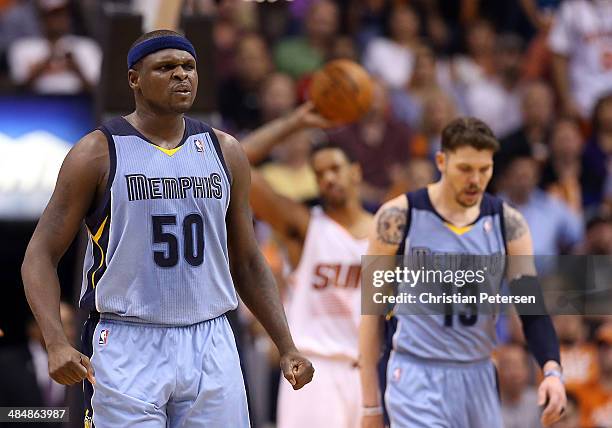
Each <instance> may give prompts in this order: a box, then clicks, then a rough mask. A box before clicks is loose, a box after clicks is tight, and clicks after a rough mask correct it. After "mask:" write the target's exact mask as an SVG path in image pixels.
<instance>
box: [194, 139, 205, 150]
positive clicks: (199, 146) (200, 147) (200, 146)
mask: <svg viewBox="0 0 612 428" xmlns="http://www.w3.org/2000/svg"><path fill="white" fill-rule="evenodd" d="M193 143H194V144H195V147H196V150H197V151H198V152H203V151H204V144H202V142H201V141H200V140H195V141H194V142H193Z"/></svg>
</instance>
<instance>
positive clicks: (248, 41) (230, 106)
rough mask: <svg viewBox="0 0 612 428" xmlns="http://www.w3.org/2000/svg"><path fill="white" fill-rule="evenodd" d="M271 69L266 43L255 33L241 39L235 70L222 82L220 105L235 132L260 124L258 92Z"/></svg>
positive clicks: (220, 109) (227, 121)
mask: <svg viewBox="0 0 612 428" xmlns="http://www.w3.org/2000/svg"><path fill="white" fill-rule="evenodd" d="M271 70H272V62H271V60H270V54H269V52H268V48H267V46H266V43H265V42H264V40H263V39H262V38H261V36H259V35H258V34H256V33H250V34H248V35H246V36H244V37H243V38H242V39H240V41H239V43H238V50H237V53H236V61H235V71H234V74H233V75H232V76H230V77H229V78H227V79H226V80H225V81H223V82H222V83H221V87H220V89H219V93H218V105H219V111H220V113H221V116H222V117H223V119H224V121H225V123H226V124H227V126H228V127H230V128H231V129H233V130H235V131H244V130H251V129H254V128H255V127H257V126H259V125H260V123H261V106H260V100H259V92H260V90H261V86H262V83H263V82H264V80H265V79H266V77H267V76H268V75H269V73H270V71H271Z"/></svg>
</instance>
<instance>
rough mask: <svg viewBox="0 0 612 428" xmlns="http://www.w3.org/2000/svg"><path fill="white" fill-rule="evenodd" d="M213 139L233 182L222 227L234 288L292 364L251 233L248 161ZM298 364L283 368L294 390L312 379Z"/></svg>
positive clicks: (223, 138)
mask: <svg viewBox="0 0 612 428" xmlns="http://www.w3.org/2000/svg"><path fill="white" fill-rule="evenodd" d="M217 136H218V137H219V141H220V142H221V147H222V149H223V155H224V157H225V159H226V161H227V164H228V167H229V169H230V171H231V174H232V179H233V180H232V190H231V197H230V205H229V208H228V212H227V215H226V224H227V232H228V238H227V243H228V250H229V255H230V268H231V272H232V277H233V279H234V284H235V287H236V290H237V292H238V294H239V295H240V298H241V299H242V301H243V302H244V303H245V304H246V305H247V307H248V308H249V309H250V310H251V312H253V314H254V315H255V317H256V318H257V319H258V320H259V322H260V323H261V324H262V325H263V327H264V328H265V329H266V331H267V332H268V334H269V335H270V337H271V338H272V340H273V341H274V344H275V345H276V347H277V348H278V351H279V353H280V354H281V359H282V358H283V357H284V358H285V359H286V360H287V359H288V360H291V361H288V362H286V364H293V360H295V359H296V356H298V355H299V354H298V353H297V350H296V348H295V345H294V343H293V339H292V338H291V333H290V332H289V327H288V325H287V319H286V317H285V311H284V309H283V305H282V303H281V300H280V295H279V292H278V288H277V287H276V283H275V281H274V276H273V275H272V272H271V271H270V269H269V268H268V266H267V264H266V262H265V260H264V257H263V255H262V254H261V252H260V251H259V248H258V246H257V242H256V240H255V234H254V232H253V223H252V218H251V211H250V209H249V188H250V174H249V168H248V160H247V158H246V155H245V154H244V151H243V149H242V147H240V144H239V143H238V141H236V140H235V139H234V138H233V137H231V136H229V135H227V134H224V133H221V132H218V131H217ZM281 364H283V362H282V361H281ZM301 364H302V365H299V364H298V365H294V366H292V367H283V372H284V373H285V377H286V378H287V379H288V380H289V381H290V382H292V385H293V386H294V388H295V389H297V388H300V387H302V386H303V385H305V384H306V383H308V382H309V381H310V379H311V378H312V373H311V371H312V366H310V368H309V367H308V366H309V365H310V362H308V361H307V360H303V361H301ZM287 369H288V370H287ZM292 376H293V379H292V378H291V377H292Z"/></svg>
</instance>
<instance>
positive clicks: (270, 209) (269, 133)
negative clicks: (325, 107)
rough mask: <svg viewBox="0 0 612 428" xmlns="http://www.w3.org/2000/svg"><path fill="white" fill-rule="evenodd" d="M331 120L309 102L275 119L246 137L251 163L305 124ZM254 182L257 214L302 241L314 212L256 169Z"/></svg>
mask: <svg viewBox="0 0 612 428" xmlns="http://www.w3.org/2000/svg"><path fill="white" fill-rule="evenodd" d="M330 125H331V124H330V122H328V121H326V120H325V119H323V118H322V117H321V116H320V115H318V114H317V113H315V111H314V107H313V105H312V104H311V103H309V102H307V103H305V104H302V105H301V106H300V107H298V108H297V109H295V110H294V111H293V112H292V113H290V114H289V115H287V116H284V117H281V118H279V119H276V120H273V121H271V122H269V123H267V124H266V125H264V126H262V127H260V128H258V129H256V130H255V131H253V132H252V133H250V134H249V135H247V136H246V137H245V138H244V140H243V141H242V145H243V147H244V151H245V153H246V155H247V157H248V159H249V162H250V163H251V165H255V164H257V163H258V162H260V161H261V160H263V159H265V158H266V157H267V156H268V154H269V153H270V151H271V150H272V149H273V148H274V147H275V146H276V145H278V144H281V143H282V142H283V140H284V138H285V137H287V136H288V135H290V134H292V133H294V132H296V131H299V130H301V129H305V128H314V127H318V128H326V127H329V126H330ZM251 174H252V177H251V178H252V183H251V197H250V201H251V207H252V208H253V211H254V213H255V216H256V217H257V218H259V219H261V220H263V221H265V222H266V223H268V224H269V225H270V226H272V228H274V230H275V231H276V232H277V233H279V234H280V235H281V236H283V237H284V238H285V239H287V240H292V241H294V240H295V241H298V242H300V243H302V242H303V241H304V239H305V237H306V230H307V229H308V223H309V221H310V212H309V210H308V209H307V208H306V207H305V206H304V205H302V204H300V203H298V202H295V201H293V200H291V199H289V198H287V197H285V196H282V195H279V194H278V193H276V192H275V191H274V189H272V187H271V186H270V185H269V184H268V183H267V182H266V180H265V179H264V178H263V177H262V175H261V174H259V173H258V172H257V171H255V170H254V169H253V171H252V173H251Z"/></svg>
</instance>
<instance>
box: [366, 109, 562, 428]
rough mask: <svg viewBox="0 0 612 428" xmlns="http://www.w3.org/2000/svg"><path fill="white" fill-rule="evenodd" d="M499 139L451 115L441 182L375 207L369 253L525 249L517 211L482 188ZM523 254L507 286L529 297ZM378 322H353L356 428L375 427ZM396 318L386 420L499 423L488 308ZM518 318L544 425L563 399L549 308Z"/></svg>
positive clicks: (472, 425) (467, 425)
mask: <svg viewBox="0 0 612 428" xmlns="http://www.w3.org/2000/svg"><path fill="white" fill-rule="evenodd" d="M498 146H499V144H498V142H497V140H496V139H495V137H494V135H493V133H492V132H491V130H490V129H489V127H488V126H487V125H486V124H484V123H483V122H482V121H480V120H478V119H474V118H459V119H456V120H454V121H452V122H451V123H450V124H449V125H447V126H446V128H445V129H444V131H443V133H442V150H441V152H439V153H438V154H437V155H436V164H437V167H438V169H439V171H440V173H441V178H440V180H439V181H438V182H436V183H434V184H432V185H430V186H429V187H427V188H423V189H420V190H417V191H415V192H411V193H408V194H407V195H402V196H399V197H397V198H395V199H392V200H391V201H389V202H387V203H386V204H385V205H383V206H382V207H381V209H380V210H379V211H378V213H377V214H376V217H375V225H376V226H375V227H374V228H373V229H374V230H373V231H372V233H371V235H370V244H369V247H368V254H371V255H389V256H391V255H396V254H406V255H408V254H416V253H417V251H419V252H423V251H425V252H427V253H429V254H432V253H433V254H436V253H438V254H475V255H482V256H486V255H492V254H507V255H509V256H513V255H532V254H533V251H532V242H531V235H530V233H529V228H528V226H527V224H526V222H525V220H524V219H523V216H522V215H521V214H520V213H519V212H518V211H516V210H515V209H513V208H511V207H510V206H508V205H506V204H503V203H502V202H501V201H500V200H499V199H498V198H496V197H494V196H491V195H489V194H487V193H484V189H485V188H486V187H487V183H488V182H489V180H490V178H491V174H492V172H493V153H494V152H495V151H496V150H497V149H498ZM523 260H524V259H523ZM528 261H529V263H528V265H529V266H526V267H525V266H519V263H511V262H512V260H511V259H509V260H508V265H507V268H508V270H507V272H508V275H509V276H510V278H509V279H511V280H512V282H511V283H510V288H511V290H513V289H514V290H516V291H517V292H521V293H522V295H537V293H538V290H539V285H538V282H537V278H536V276H535V268H533V263H532V260H531V258H529V259H528ZM521 264H525V263H524V261H523V262H522V263H521ZM519 268H520V270H519ZM540 293H541V292H540ZM396 309H398V308H397V307H396ZM454 312H459V311H456V310H454ZM459 313H460V312H459ZM381 319H382V318H381V317H379V316H373V315H370V316H363V317H362V323H361V327H360V346H359V348H360V351H361V356H362V360H361V380H362V388H363V405H364V410H363V413H364V417H363V422H362V426H363V427H364V428H365V427H368V428H372V427H377V428H380V427H382V426H383V417H382V404H383V403H382V397H381V393H380V391H379V384H378V382H379V379H378V373H377V368H376V366H377V362H378V359H379V355H380V353H379V350H380V343H381V339H380V337H381V334H382V332H381V330H382V321H381ZM396 319H397V328H396V330H395V333H394V335H393V340H392V351H391V357H390V359H389V361H388V366H387V372H386V382H385V383H386V391H385V393H384V404H385V407H386V411H387V414H388V417H389V420H390V423H391V427H392V428H399V427H401V428H405V427H410V428H411V427H423V428H425V427H427V428H429V427H457V428H495V427H501V424H502V420H501V412H500V405H499V398H498V394H497V391H496V380H495V369H494V367H493V364H492V362H491V359H490V356H491V352H492V350H493V348H494V346H495V317H494V315H491V314H488V315H484V314H478V313H476V314H472V315H471V316H466V315H459V316H458V315H457V314H456V315H452V314H446V315H445V314H440V315H434V314H432V315H402V314H397V312H396ZM521 321H522V323H523V331H524V333H525V337H526V339H527V343H528V345H529V347H530V350H531V352H532V353H533V354H534V356H535V357H536V359H537V361H538V363H539V364H540V366H541V367H542V368H543V371H544V380H543V381H542V383H541V384H540V387H539V389H538V405H540V406H543V413H542V417H541V421H542V424H543V425H545V426H547V425H550V424H551V423H553V422H554V421H556V420H557V419H558V418H559V417H560V415H561V412H562V410H563V407H564V406H565V401H566V398H565V389H564V386H563V382H562V379H561V377H562V374H561V366H560V364H559V344H558V341H557V335H556V333H555V330H554V328H553V325H552V323H551V321H550V317H549V316H548V315H528V316H527V315H521Z"/></svg>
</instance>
